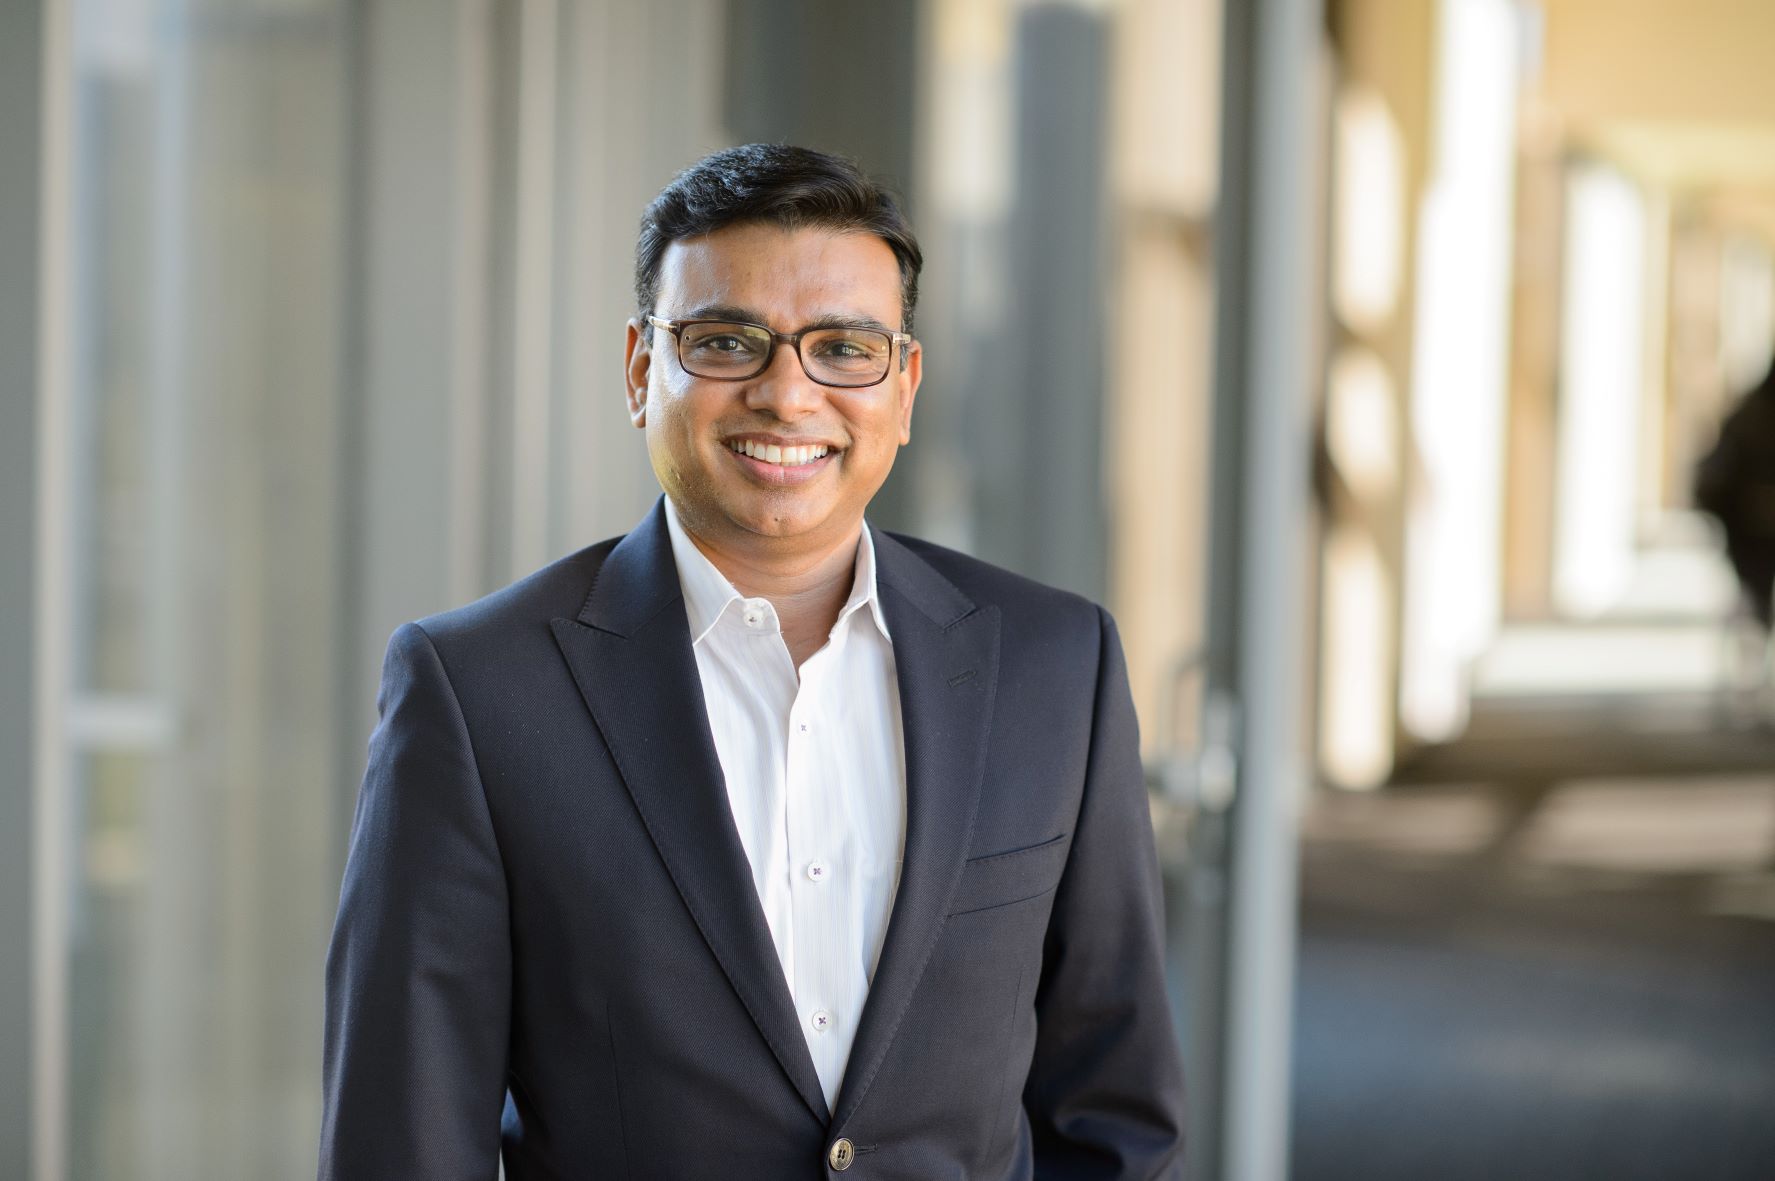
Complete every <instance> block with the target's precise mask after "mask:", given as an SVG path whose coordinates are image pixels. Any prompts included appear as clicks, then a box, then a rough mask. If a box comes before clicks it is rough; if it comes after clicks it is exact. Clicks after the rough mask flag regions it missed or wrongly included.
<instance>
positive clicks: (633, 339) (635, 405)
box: [622, 317, 653, 427]
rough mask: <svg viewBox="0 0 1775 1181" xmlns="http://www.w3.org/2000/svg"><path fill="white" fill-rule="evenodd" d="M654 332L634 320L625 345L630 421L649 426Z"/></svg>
mask: <svg viewBox="0 0 1775 1181" xmlns="http://www.w3.org/2000/svg"><path fill="white" fill-rule="evenodd" d="M652 338H653V329H652V328H650V327H648V326H647V325H645V324H643V323H642V322H641V321H639V320H637V319H634V318H633V317H631V318H630V319H629V324H628V335H627V338H626V339H625V341H624V343H623V351H622V358H623V393H624V397H625V398H626V399H627V400H628V404H629V421H630V422H632V423H634V424H635V425H636V426H637V427H645V426H646V425H647V375H648V374H649V373H651V372H652V371H653V349H652V348H651V347H650V345H649V343H648V342H649V341H650V340H652Z"/></svg>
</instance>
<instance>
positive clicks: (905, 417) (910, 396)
mask: <svg viewBox="0 0 1775 1181" xmlns="http://www.w3.org/2000/svg"><path fill="white" fill-rule="evenodd" d="M904 348H905V350H906V351H905V357H906V365H905V367H904V368H902V369H901V370H900V371H899V372H898V373H896V374H894V379H895V380H896V381H898V382H899V383H900V445H901V446H902V447H904V446H905V445H906V444H908V443H910V442H912V402H913V400H914V399H915V398H917V397H918V386H919V383H920V382H922V381H923V380H924V346H923V345H921V344H919V343H918V342H917V341H916V340H915V341H912V342H911V343H910V344H907V345H905V346H904Z"/></svg>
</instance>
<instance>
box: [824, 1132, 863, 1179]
mask: <svg viewBox="0 0 1775 1181" xmlns="http://www.w3.org/2000/svg"><path fill="white" fill-rule="evenodd" d="M856 1159H857V1151H856V1149H854V1148H852V1147H851V1142H850V1141H849V1140H847V1139H846V1138H845V1137H843V1136H840V1137H839V1138H838V1139H836V1140H834V1141H833V1142H832V1151H831V1152H828V1153H827V1154H826V1163H827V1164H829V1165H831V1166H832V1168H833V1170H834V1171H836V1172H840V1173H842V1172H844V1171H845V1170H846V1169H848V1168H850V1167H851V1162H852V1161H854V1160H856Z"/></svg>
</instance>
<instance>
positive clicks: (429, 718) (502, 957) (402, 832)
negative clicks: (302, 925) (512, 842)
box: [320, 623, 511, 1181]
mask: <svg viewBox="0 0 1775 1181" xmlns="http://www.w3.org/2000/svg"><path fill="white" fill-rule="evenodd" d="M377 710H378V712H379V714H380V717H381V720H380V722H379V723H378V725H377V727H376V730H375V733H374V734H373V735H372V736H371V739H370V759H369V768H368V770H367V771H366V772H365V774H364V780H363V786H362V787H361V788H360V790H359V792H358V801H357V814H356V817H355V819H354V821H353V824H352V833H351V846H350V853H349V855H348V857H347V860H346V865H345V881H344V886H343V889H342V891H341V895H340V899H339V914H338V918H337V920H336V922H335V924H334V928H333V941H332V946H331V948H330V949H329V951H328V954H327V975H326V1042H325V1050H324V1096H323V1099H324V1105H323V1110H322V1122H321V1145H320V1178H321V1181H384V1179H386V1178H391V1177H424V1178H427V1179H428V1181H456V1179H458V1178H460V1179H463V1181H471V1179H472V1181H492V1179H493V1178H494V1177H495V1176H496V1174H497V1172H498V1167H499V1125H500V1113H501V1111H502V1109H503V1106H504V1102H505V1087H506V1083H505V1075H506V1045H507V1034H508V1029H509V1025H510V1005H511V941H510V932H509V928H508V918H507V913H508V912H507V900H506V880H505V871H504V867H503V865H502V864H501V861H500V855H499V848H498V843H497V841H496V839H495V834H494V830H493V823H492V818H491V816H490V814H489V812H488V807H487V799H486V795H485V793H484V791H483V789H482V786H481V778H480V774H479V772H478V770H477V768H476V764H475V757H474V751H473V749H472V746H471V743H470V740H469V734H468V728H467V725H466V722H465V721H464V718H463V714H462V710H461V707H460V706H459V704H458V702H457V698H456V694H455V691H454V689H453V688H452V687H451V684H450V679H449V676H448V674H447V673H446V672H445V669H444V665H443V663H442V661H441V659H440V658H439V656H438V652H437V649H436V648H435V647H434V646H433V644H432V641H431V637H430V636H429V635H427V634H426V632H425V631H424V629H423V628H421V627H420V626H419V625H418V624H413V623H409V624H404V625H402V626H401V627H400V628H399V629H398V630H397V631H396V632H395V633H394V636H393V638H392V639H390V640H389V644H388V654H387V656H386V657H385V659H384V662H383V668H382V688H381V691H380V693H379V694H378V696H377Z"/></svg>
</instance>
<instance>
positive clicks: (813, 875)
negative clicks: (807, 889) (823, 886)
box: [807, 861, 826, 882]
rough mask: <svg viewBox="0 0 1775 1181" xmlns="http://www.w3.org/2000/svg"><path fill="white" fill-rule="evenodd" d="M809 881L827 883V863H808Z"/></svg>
mask: <svg viewBox="0 0 1775 1181" xmlns="http://www.w3.org/2000/svg"><path fill="white" fill-rule="evenodd" d="M807 880H808V881H810V882H823V881H825V880H826V863H825V862H824V861H810V862H808V863H807Z"/></svg>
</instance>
